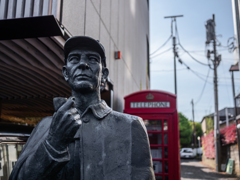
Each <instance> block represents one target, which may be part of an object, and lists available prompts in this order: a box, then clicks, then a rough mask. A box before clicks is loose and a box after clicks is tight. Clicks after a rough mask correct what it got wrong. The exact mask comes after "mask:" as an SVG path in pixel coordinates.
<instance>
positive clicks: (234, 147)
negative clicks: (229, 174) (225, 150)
mask: <svg viewBox="0 0 240 180" xmlns="http://www.w3.org/2000/svg"><path fill="white" fill-rule="evenodd" d="M230 158H231V159H233V160H234V162H235V167H234V171H233V173H234V174H236V175H238V176H240V170H239V156H238V145H237V144H234V145H231V146H230Z"/></svg>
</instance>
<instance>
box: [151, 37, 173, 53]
mask: <svg viewBox="0 0 240 180" xmlns="http://www.w3.org/2000/svg"><path fill="white" fill-rule="evenodd" d="M171 38H172V35H170V36H169V38H168V39H167V41H166V42H165V43H163V44H162V45H161V46H160V47H159V48H157V50H155V51H154V52H153V53H151V54H150V56H152V55H153V54H155V53H156V52H158V51H159V50H160V49H161V48H163V47H164V46H165V45H166V44H167V43H168V41H169V40H170V39H171Z"/></svg>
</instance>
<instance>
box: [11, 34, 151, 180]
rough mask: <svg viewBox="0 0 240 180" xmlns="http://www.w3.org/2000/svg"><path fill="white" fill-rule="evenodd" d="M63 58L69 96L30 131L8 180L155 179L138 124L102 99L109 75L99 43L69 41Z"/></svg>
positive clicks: (57, 102) (56, 102)
mask: <svg viewBox="0 0 240 180" xmlns="http://www.w3.org/2000/svg"><path fill="white" fill-rule="evenodd" d="M64 54H65V65H64V66H63V68H62V73H63V76H64V78H65V80H66V81H67V82H68V84H69V86H70V87H71V90H72V96H71V97H70V98H68V99H66V98H54V101H53V104H54V109H55V113H54V114H53V116H51V117H45V118H43V119H42V120H41V121H40V122H39V123H38V125H37V126H36V127H35V128H34V130H33V132H32V134H31V136H30V137H29V139H28V141H27V143H26V145H25V146H24V148H23V150H22V152H21V155H20V157H19V159H18V161H17V163H16V165H15V167H14V169H13V171H12V173H11V176H10V180H17V179H18V180H41V179H42V180H46V179H50V180H55V179H59V180H63V179H66V180H80V179H81V180H117V179H119V180H128V179H129V180H130V179H132V180H133V179H134V180H152V179H155V176H154V173H153V168H152V160H151V155H150V149H149V141H148V136H147V133H146V128H145V126H144V124H143V121H142V119H141V118H139V117H136V116H131V115H128V114H123V113H119V112H116V111H113V110H112V109H111V108H110V107H108V106H107V104H106V103H105V102H104V101H103V100H101V96H100V87H101V85H102V84H104V83H105V82H106V79H107V76H108V73H109V72H108V69H107V67H106V58H105V51H104V47H103V46H102V44H100V43H99V41H96V40H94V39H92V38H90V37H86V36H76V37H72V38H69V39H68V40H67V41H66V43H65V46H64Z"/></svg>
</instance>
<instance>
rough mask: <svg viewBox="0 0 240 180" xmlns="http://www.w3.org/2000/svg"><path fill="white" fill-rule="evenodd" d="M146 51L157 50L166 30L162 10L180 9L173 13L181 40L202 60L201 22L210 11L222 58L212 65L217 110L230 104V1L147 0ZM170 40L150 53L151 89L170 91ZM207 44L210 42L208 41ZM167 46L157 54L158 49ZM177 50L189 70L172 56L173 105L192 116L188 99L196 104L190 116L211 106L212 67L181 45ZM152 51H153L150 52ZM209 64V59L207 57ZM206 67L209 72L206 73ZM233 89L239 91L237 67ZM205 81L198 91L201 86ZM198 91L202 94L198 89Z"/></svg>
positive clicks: (167, 21) (207, 111)
mask: <svg viewBox="0 0 240 180" xmlns="http://www.w3.org/2000/svg"><path fill="white" fill-rule="evenodd" d="M149 10H150V54H151V53H153V52H154V51H155V50H157V49H158V48H159V47H160V46H161V45H162V44H163V43H164V42H165V41H166V40H167V39H168V38H169V36H170V35H171V19H164V16H172V15H184V17H180V18H177V27H178V33H179V39H180V43H181V45H182V46H183V47H184V48H185V49H186V50H187V51H189V52H190V54H191V55H192V56H193V57H194V58H196V59H197V60H198V61H200V62H202V63H205V64H207V63H208V61H207V58H206V56H205V41H206V30H205V23H206V21H207V20H208V19H211V18H212V14H215V22H216V34H217V35H219V36H218V37H217V39H218V41H219V42H220V43H221V45H222V46H218V47H217V51H218V54H221V55H222V61H221V63H220V65H219V66H218V68H217V71H218V77H219V79H218V80H219V81H218V82H219V86H218V90H219V91H218V97H219V110H221V109H223V108H225V107H233V93H232V83H231V75H230V72H229V68H230V66H231V65H232V64H234V54H233V53H229V52H228V48H227V47H225V46H227V41H228V39H229V38H230V37H233V36H234V27H233V16H232V4H231V1H230V0H201V1H196V0H150V7H149ZM171 47H172V40H170V41H169V42H168V43H167V44H166V45H165V46H164V47H162V48H161V49H160V50H159V51H158V52H156V53H155V54H153V55H152V56H150V57H152V58H151V89H153V90H163V91H168V92H171V93H174V71H173V68H174V64H173V51H172V49H171V50H170V48H171ZM207 49H210V50H212V49H213V47H212V44H211V45H210V46H209V47H207ZM164 51H167V52H165V53H163V54H161V55H159V56H156V55H157V54H159V53H162V52H164ZM178 54H179V56H180V58H181V59H182V61H183V62H184V63H185V64H187V65H188V66H189V67H190V69H191V70H193V71H194V72H195V74H194V73H193V72H192V71H191V70H187V68H186V67H185V66H184V65H181V64H180V63H179V62H178V61H177V93H178V111H179V112H182V113H183V114H184V115H185V116H186V117H187V118H189V119H192V106H191V103H190V102H191V100H192V99H193V100H194V102H195V103H196V102H197V103H196V104H195V121H196V122H200V121H201V120H202V118H203V117H204V116H205V115H207V114H210V113H213V112H214V91H213V70H210V71H209V67H208V66H204V65H201V64H200V63H198V62H196V61H194V60H193V59H192V58H191V57H189V55H188V54H187V53H185V52H184V51H183V50H182V49H181V47H180V46H178ZM154 56H155V57H154ZM211 64H212V63H211ZM208 71H209V76H208V78H207V74H208ZM234 75H235V79H236V80H235V89H236V94H237V93H240V73H239V72H235V74H234ZM206 79H207V81H206V85H205V88H204V91H203V87H204V84H205V80H206ZM202 91H203V93H202V96H201V92H202Z"/></svg>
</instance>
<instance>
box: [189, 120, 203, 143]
mask: <svg viewBox="0 0 240 180" xmlns="http://www.w3.org/2000/svg"><path fill="white" fill-rule="evenodd" d="M190 125H191V127H192V133H193V129H194V127H193V121H190ZM195 130H196V143H197V145H198V139H197V137H198V136H199V137H201V136H202V135H203V131H202V125H201V123H199V122H195Z"/></svg>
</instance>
